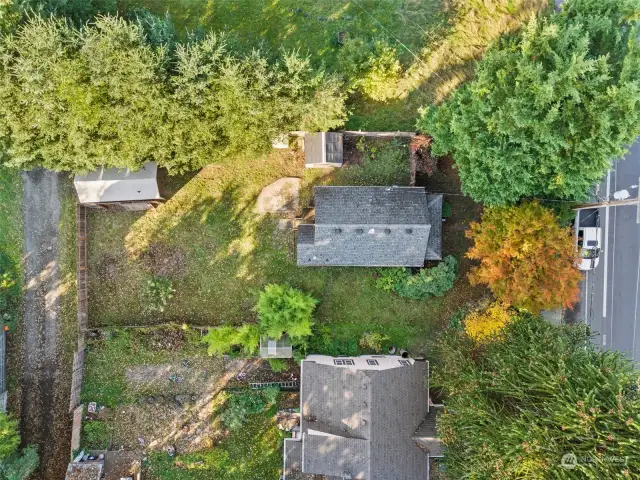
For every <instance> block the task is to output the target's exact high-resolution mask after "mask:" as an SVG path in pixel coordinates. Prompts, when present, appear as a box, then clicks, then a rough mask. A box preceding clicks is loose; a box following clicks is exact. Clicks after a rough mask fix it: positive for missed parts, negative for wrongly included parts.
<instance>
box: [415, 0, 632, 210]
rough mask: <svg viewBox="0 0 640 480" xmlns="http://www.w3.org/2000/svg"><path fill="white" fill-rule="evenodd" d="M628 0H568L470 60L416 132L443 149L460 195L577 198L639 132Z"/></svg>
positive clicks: (495, 200) (505, 199) (490, 200)
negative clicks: (468, 74)
mask: <svg viewBox="0 0 640 480" xmlns="http://www.w3.org/2000/svg"><path fill="white" fill-rule="evenodd" d="M639 15H640V2H638V1H637V0H568V1H567V2H566V3H565V4H564V6H563V10H562V13H559V14H553V15H551V16H550V17H546V18H545V17H542V18H537V19H532V20H531V21H530V23H529V24H528V25H527V26H526V27H524V28H523V29H522V31H521V32H519V33H518V34H515V35H511V36H508V37H506V38H503V39H502V40H501V41H500V42H499V43H498V44H497V45H496V46H495V47H494V48H492V49H491V50H490V51H489V52H488V53H487V54H486V56H485V57H484V58H483V59H482V60H481V61H480V62H479V63H478V66H477V70H476V77H475V79H474V80H473V81H472V82H471V83H469V84H468V85H466V86H464V87H462V88H461V89H459V90H457V91H456V92H455V93H454V94H453V95H452V97H451V98H450V99H449V100H448V101H447V102H445V103H444V104H443V105H441V106H439V107H430V108H428V109H426V110H425V111H423V114H422V118H421V119H420V120H419V128H420V129H421V130H423V131H425V132H428V133H429V134H431V135H432V136H433V137H434V142H433V146H432V151H433V153H434V154H435V155H445V154H449V153H453V155H454V157H455V160H456V165H457V167H458V169H459V172H460V177H461V180H462V187H463V190H464V192H465V193H467V194H468V195H470V196H471V197H473V198H474V199H475V200H477V201H481V202H484V203H487V204H491V205H498V204H504V203H509V202H515V201H517V200H518V199H520V198H522V197H533V196H543V197H553V198H561V199H580V198H583V197H584V196H585V195H586V193H587V192H588V190H589V188H590V187H591V186H592V185H593V184H594V183H597V182H598V181H599V180H600V179H601V178H602V176H603V174H604V173H605V171H606V169H607V168H608V167H609V165H610V162H611V161H612V159H613V158H615V157H619V156H621V155H623V154H624V153H625V147H626V145H628V144H630V143H631V142H633V140H634V139H635V137H636V136H637V135H638V134H640V64H639V58H640V48H639V45H638V40H637V37H638V34H639V31H638V28H637V27H638V25H637V20H638V18H639Z"/></svg>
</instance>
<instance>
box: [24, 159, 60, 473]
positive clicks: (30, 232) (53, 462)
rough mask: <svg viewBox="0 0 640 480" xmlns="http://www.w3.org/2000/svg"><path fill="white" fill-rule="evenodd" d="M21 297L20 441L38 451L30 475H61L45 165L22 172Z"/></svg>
mask: <svg viewBox="0 0 640 480" xmlns="http://www.w3.org/2000/svg"><path fill="white" fill-rule="evenodd" d="M23 181H24V205H23V214H24V229H25V286H26V291H25V297H24V320H23V322H24V324H23V339H24V340H23V346H22V352H23V371H22V378H21V388H22V395H21V403H22V405H21V430H22V435H23V441H24V443H25V444H35V445H37V446H38V451H39V453H40V464H41V468H40V472H39V474H38V475H36V478H41V479H47V480H52V479H56V478H63V477H64V470H61V469H62V468H63V466H65V465H66V463H67V462H68V458H69V448H70V446H69V442H70V440H69V435H67V434H66V433H68V432H67V431H66V430H68V429H69V426H68V424H69V421H68V418H69V417H68V415H69V414H68V410H69V407H68V401H69V400H68V398H69V397H68V395H69V386H68V385H67V386H66V392H67V396H66V399H67V400H66V404H65V403H64V402H63V399H64V396H63V395H57V396H56V391H57V390H58V391H60V392H62V391H64V389H65V386H64V383H66V379H65V378H64V377H65V376H64V375H60V368H59V356H60V304H59V303H60V302H59V297H60V291H61V284H60V278H59V277H60V275H59V269H58V224H59V221H60V199H59V185H58V184H59V176H58V175H57V174H56V173H53V172H49V171H45V170H34V171H30V172H24V173H23Z"/></svg>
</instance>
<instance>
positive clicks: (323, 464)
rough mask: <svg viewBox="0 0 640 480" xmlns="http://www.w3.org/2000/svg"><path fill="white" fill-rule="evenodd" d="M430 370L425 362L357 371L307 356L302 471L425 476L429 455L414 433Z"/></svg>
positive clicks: (371, 479)
mask: <svg viewBox="0 0 640 480" xmlns="http://www.w3.org/2000/svg"><path fill="white" fill-rule="evenodd" d="M427 375H428V364H427V363H425V362H416V363H415V364H413V365H411V366H406V367H398V368H392V369H388V370H365V371H362V370H360V371H355V370H352V369H349V368H336V367H334V366H331V365H321V364H317V363H315V362H311V361H305V362H304V363H303V366H302V388H301V407H302V420H301V432H302V435H303V440H302V448H303V455H302V458H303V471H304V472H305V473H307V474H311V473H316V474H322V475H333V476H340V475H343V474H348V475H351V477H352V478H354V479H356V478H362V479H365V480H378V479H385V480H407V479H412V480H426V479H427V456H426V455H425V453H424V452H423V451H422V450H421V449H420V448H419V447H418V445H417V444H416V443H415V442H414V440H413V438H412V437H413V435H414V432H415V431H416V428H418V426H419V425H420V424H421V422H422V420H423V419H424V418H425V416H426V414H427V411H428V401H429V399H428V391H427V388H426V386H425V383H426V382H425V377H426V376H427ZM310 431H312V433H313V431H315V433H316V434H311V433H310ZM317 432H322V433H323V434H325V435H335V436H323V435H317Z"/></svg>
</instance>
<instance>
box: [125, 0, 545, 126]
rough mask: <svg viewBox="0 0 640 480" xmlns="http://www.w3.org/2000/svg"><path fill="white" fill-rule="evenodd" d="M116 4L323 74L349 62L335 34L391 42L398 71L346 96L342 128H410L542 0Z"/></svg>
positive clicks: (146, 0) (133, 0)
mask: <svg viewBox="0 0 640 480" xmlns="http://www.w3.org/2000/svg"><path fill="white" fill-rule="evenodd" d="M120 6H121V8H140V7H146V8H148V9H150V10H151V11H152V12H154V13H156V14H158V15H164V14H165V13H168V14H169V16H170V18H171V19H172V21H173V22H174V24H175V26H176V31H177V34H178V36H179V37H182V38H184V37H185V36H186V33H187V31H190V32H194V31H199V32H208V31H216V32H225V33H227V34H228V36H229V41H230V43H231V44H232V46H233V47H234V48H235V49H239V50H248V49H250V48H253V47H256V46H260V45H266V46H267V47H269V48H271V49H272V50H273V51H277V50H278V49H280V48H285V49H289V50H291V49H296V50H299V51H300V52H301V53H303V54H308V55H309V56H310V57H311V59H312V61H313V63H314V64H315V65H317V66H321V67H324V68H326V69H327V70H328V71H330V72H335V73H338V74H344V73H345V69H346V68H348V66H349V65H350V64H351V63H353V61H352V59H350V58H348V57H345V55H344V54H342V53H341V48H343V47H341V46H340V44H339V43H338V41H337V38H338V33H339V32H345V33H346V34H347V35H348V38H350V39H352V40H354V39H358V40H363V41H365V42H370V41H373V40H382V41H385V42H387V43H389V44H390V45H392V46H395V48H396V51H397V57H398V60H399V61H400V63H401V65H402V67H403V68H402V72H401V73H400V74H399V76H398V78H397V79H396V80H397V82H396V86H395V93H394V94H393V95H392V96H391V98H390V99H389V100H387V101H385V102H381V101H374V100H372V99H371V98H367V97H364V96H361V95H354V96H353V97H352V99H351V101H350V109H351V116H350V119H349V121H348V123H347V127H348V128H352V129H363V130H413V129H414V128H415V121H416V118H417V116H418V109H419V108H420V107H421V106H424V105H427V104H430V103H433V102H439V101H441V100H442V99H443V98H444V97H445V96H446V95H448V94H449V93H450V92H451V91H452V90H453V89H454V88H455V87H456V86H457V85H459V84H460V83H461V82H464V81H465V80H467V79H468V78H470V76H471V75H472V74H473V63H474V62H475V60H477V59H478V58H479V57H480V56H481V55H482V53H483V52H484V51H485V50H486V48H487V46H488V45H489V44H491V42H493V41H494V40H495V39H496V38H498V36H500V35H501V34H502V33H505V32H508V31H512V30H514V29H516V28H517V27H518V26H519V25H520V24H521V23H522V21H524V20H526V19H528V18H529V17H530V15H531V13H532V12H535V11H538V10H540V9H542V8H545V7H547V6H548V1H546V0H489V1H487V0H411V1H409V0H385V1H383V2H381V1H377V0H348V1H335V0H235V1H230V0H208V1H205V0H121V2H120Z"/></svg>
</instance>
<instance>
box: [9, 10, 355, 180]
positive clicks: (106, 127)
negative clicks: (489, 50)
mask: <svg viewBox="0 0 640 480" xmlns="http://www.w3.org/2000/svg"><path fill="white" fill-rule="evenodd" d="M0 52H1V53H2V57H3V62H2V63H1V64H0V78H1V79H2V81H1V82H0V99H2V102H0V135H1V137H0V142H3V143H4V144H5V145H6V148H7V151H8V152H9V159H8V161H7V162H8V164H10V165H12V166H14V167H21V168H31V167H34V166H43V167H46V168H49V169H52V170H57V171H61V170H70V171H74V172H78V171H81V172H82V171H89V170H92V169H95V168H96V167H97V166H100V165H106V166H111V167H119V168H133V169H138V168H140V166H141V165H142V164H143V163H144V162H146V161H149V160H156V161H157V162H158V163H159V165H161V166H164V167H166V168H167V169H169V170H170V171H172V172H183V171H188V170H194V169H197V168H200V167H203V166H204V165H207V164H209V163H213V162H224V161H225V160H226V159H228V158H229V157H230V156H233V155H234V154H238V153H240V152H245V151H251V152H255V151H261V150H265V149H268V148H270V145H271V141H272V140H273V138H275V137H276V136H277V135H279V134H280V133H282V132H287V131H291V130H309V131H315V130H326V129H329V128H334V127H338V126H340V125H341V124H342V123H343V122H344V120H345V110H344V94H343V93H342V88H341V84H340V82H339V80H338V79H337V78H335V77H333V76H329V75H326V74H325V73H323V72H322V71H316V70H314V69H313V68H312V67H311V65H310V61H309V59H307V58H304V57H301V56H300V55H298V54H297V53H292V52H281V54H280V55H278V56H277V57H276V58H274V57H273V56H272V55H270V54H269V53H268V52H266V51H260V50H253V51H251V52H250V53H247V54H235V53H233V52H232V51H231V46H229V45H228V44H227V43H226V40H225V39H224V38H223V36H217V35H214V34H210V35H207V36H205V37H204V38H203V39H201V40H198V41H193V42H191V43H188V44H179V45H177V46H176V48H175V49H174V50H169V49H167V48H160V47H154V46H153V45H150V44H149V42H148V41H147V33H146V32H145V29H144V28H143V24H141V23H140V21H136V22H127V21H125V20H124V19H122V18H116V17H100V18H98V19H96V20H95V22H94V23H92V24H89V25H87V26H85V27H84V28H82V29H80V30H76V29H74V28H73V27H72V26H70V25H69V24H67V23H65V22H64V21H59V20H54V19H52V20H42V19H40V18H37V17H36V18H33V19H29V20H28V21H27V22H26V23H25V24H24V25H23V26H21V27H20V29H19V30H18V32H17V33H16V35H15V36H14V37H11V38H8V39H6V40H3V41H2V42H0ZM114 52H117V53H118V54H117V55H115V54H114ZM170 66H171V68H169V67H170Z"/></svg>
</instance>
